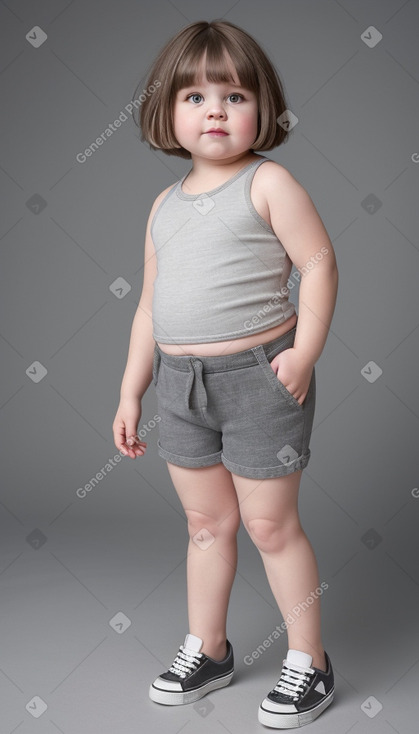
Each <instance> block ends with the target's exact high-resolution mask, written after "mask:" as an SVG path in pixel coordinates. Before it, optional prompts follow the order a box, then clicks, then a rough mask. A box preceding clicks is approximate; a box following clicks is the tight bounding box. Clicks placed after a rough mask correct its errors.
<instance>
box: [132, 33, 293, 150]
mask: <svg viewBox="0 0 419 734" xmlns="http://www.w3.org/2000/svg"><path fill="white" fill-rule="evenodd" d="M205 52H206V66H205V74H206V77H207V80H208V81H209V82H213V83H220V82H229V81H231V82H232V81H233V79H232V77H231V73H230V71H229V69H228V65H227V62H228V58H226V53H227V54H228V55H229V56H230V58H231V61H232V63H233V66H234V67H235V70H236V73H237V76H238V78H239V81H240V85H241V86H243V87H244V88H245V89H249V90H250V91H252V92H254V94H255V95H256V98H257V103H258V127H257V136H256V139H255V141H254V143H253V147H252V148H251V149H250V150H252V151H255V150H272V148H275V147H277V146H279V145H281V143H283V142H284V141H286V140H287V138H288V135H289V133H288V130H286V129H284V127H282V126H281V125H279V124H278V121H277V118H278V117H279V115H281V114H282V113H283V112H284V111H285V110H286V109H287V104H286V100H285V95H284V90H283V85H282V83H281V80H280V78H279V76H278V73H277V71H276V69H275V67H274V65H273V64H272V63H271V61H270V60H269V58H268V56H267V55H266V53H265V52H264V51H263V50H262V49H261V47H260V46H259V45H258V43H256V41H255V40H254V39H253V38H252V37H251V36H250V35H249V34H248V33H246V32H245V31H244V30H242V29H241V28H239V27H238V26H236V25H234V24H233V23H230V22H229V21H227V20H218V19H217V20H213V21H211V22H207V21H198V22H195V23H191V24H190V25H188V26H186V27H185V28H183V29H182V30H180V31H179V32H178V33H177V34H176V35H175V36H174V37H173V38H172V39H170V40H169V41H168V42H167V43H166V45H165V46H164V47H163V48H162V50H161V51H160V53H159V55H158V56H157V58H156V60H155V61H154V63H153V64H152V66H151V67H150V68H149V71H148V78H147V83H146V90H144V89H143V92H146V94H145V95H144V94H143V95H141V97H142V98H144V97H145V99H144V101H142V102H141V105H140V107H139V114H138V118H139V119H138V121H137V120H136V119H135V116H134V114H133V118H134V122H135V124H136V125H137V127H139V128H140V129H141V140H142V141H146V142H147V143H148V144H149V145H150V146H151V148H152V149H154V150H156V149H159V150H162V151H164V153H167V155H176V156H180V157H181V158H191V157H192V156H191V154H190V152H189V151H188V150H186V149H185V148H183V147H181V146H180V145H179V143H178V141H177V140H176V138H175V135H174V128H173V110H174V101H175V99H176V95H177V92H178V91H179V90H180V89H183V88H184V87H189V86H191V85H193V84H195V83H196V81H197V80H196V76H197V72H198V68H199V64H200V61H201V59H202V57H203V55H204V53H205ZM141 86H142V84H141V83H140V84H139V85H138V86H137V87H136V90H135V92H134V97H133V100H134V99H136V98H137V94H138V92H139V88H140V87H141ZM148 90H151V91H150V92H149V91H148ZM135 109H138V107H135V105H134V111H135Z"/></svg>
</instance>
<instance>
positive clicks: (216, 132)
mask: <svg viewBox="0 0 419 734" xmlns="http://www.w3.org/2000/svg"><path fill="white" fill-rule="evenodd" d="M205 134H206V135H228V133H226V132H225V131H224V130H221V128H219V127H214V128H211V130H207V131H206V133H205Z"/></svg>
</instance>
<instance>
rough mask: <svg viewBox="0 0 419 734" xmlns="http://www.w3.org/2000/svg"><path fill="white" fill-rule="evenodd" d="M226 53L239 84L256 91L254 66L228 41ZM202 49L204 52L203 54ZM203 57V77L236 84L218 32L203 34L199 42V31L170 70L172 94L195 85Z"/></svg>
mask: <svg viewBox="0 0 419 734" xmlns="http://www.w3.org/2000/svg"><path fill="white" fill-rule="evenodd" d="M229 46H230V47H229V49H228V54H229V56H230V58H231V62H232V64H233V67H234V68H235V70H236V73H237V77H238V80H239V84H240V86H242V87H244V88H246V89H249V90H250V91H252V92H257V90H258V77H257V73H256V71H255V67H254V65H253V64H252V63H251V62H250V59H249V57H248V56H246V55H245V54H244V53H243V51H242V49H240V48H237V47H235V45H233V44H229ZM205 51H206V55H205ZM204 55H205V56H206V57H205V69H204V73H205V76H206V79H207V80H208V81H209V82H212V83H214V84H219V83H222V82H232V83H233V84H235V83H236V80H235V79H234V78H233V76H232V74H231V71H230V68H229V66H230V63H229V59H228V56H227V49H226V47H225V45H224V43H223V41H222V39H221V38H220V36H219V35H218V34H214V35H213V34H207V38H206V43H204V44H203V43H202V39H201V38H200V34H199V35H198V36H196V37H195V38H194V39H193V40H192V42H191V44H190V46H189V47H188V48H186V49H185V52H184V53H183V54H182V56H181V57H180V59H179V63H178V66H177V68H176V70H175V72H174V78H173V85H172V91H173V94H176V93H177V92H178V91H179V90H180V89H183V88H184V87H191V86H194V84H199V82H200V81H202V79H200V72H199V69H201V65H202V60H203V58H204Z"/></svg>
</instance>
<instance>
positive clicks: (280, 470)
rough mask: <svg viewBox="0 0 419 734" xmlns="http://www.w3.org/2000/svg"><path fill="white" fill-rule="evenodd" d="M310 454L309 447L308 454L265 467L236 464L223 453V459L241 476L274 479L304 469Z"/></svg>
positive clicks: (230, 469) (227, 467) (225, 463)
mask: <svg viewBox="0 0 419 734" xmlns="http://www.w3.org/2000/svg"><path fill="white" fill-rule="evenodd" d="M310 456H311V451H310V449H308V452H307V453H306V454H302V455H301V456H297V458H296V459H294V460H293V461H290V462H289V463H288V464H278V465H277V466H268V467H265V468H262V467H258V466H242V465H241V464H235V463H234V461H229V459H226V457H225V456H224V455H222V457H221V459H222V462H223V464H224V466H225V467H226V469H228V470H229V471H231V472H234V474H238V475H239V476H243V477H248V478H249V479H273V478H274V477H284V476H287V475H288V474H293V472H295V471H298V470H299V469H304V468H305V467H306V466H307V464H308V462H309V459H310Z"/></svg>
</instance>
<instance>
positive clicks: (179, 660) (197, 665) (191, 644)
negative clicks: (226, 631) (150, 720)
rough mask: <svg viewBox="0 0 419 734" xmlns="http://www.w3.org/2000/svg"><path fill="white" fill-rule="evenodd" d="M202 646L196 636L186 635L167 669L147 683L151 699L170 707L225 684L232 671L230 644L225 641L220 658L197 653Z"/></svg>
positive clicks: (201, 642)
mask: <svg viewBox="0 0 419 734" xmlns="http://www.w3.org/2000/svg"><path fill="white" fill-rule="evenodd" d="M202 645H203V640H201V638H200V637H197V636H196V635H191V634H187V635H186V637H185V642H184V643H183V645H181V646H180V648H179V652H178V654H177V655H176V657H175V659H174V661H173V664H172V665H171V667H170V668H169V670H168V671H167V672H166V673H162V674H161V675H159V677H158V678H156V680H155V681H154V683H152V684H151V686H150V690H149V696H150V698H151V700H152V701H156V703H165V704H169V705H171V706H176V705H177V704H180V703H192V702H193V701H197V700H198V699H199V698H202V696H206V694H207V693H210V691H214V690H215V689H216V688H222V687H223V686H228V684H229V683H230V681H231V679H232V677H233V673H234V658H233V648H232V645H231V643H230V642H229V640H227V655H226V656H225V658H224V659H223V660H220V661H217V660H213V659H212V658H210V657H208V656H207V655H205V653H202V652H199V651H200V649H201V647H202Z"/></svg>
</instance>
